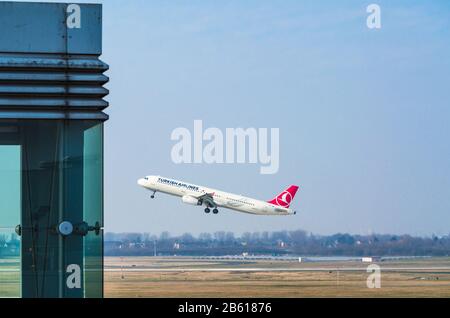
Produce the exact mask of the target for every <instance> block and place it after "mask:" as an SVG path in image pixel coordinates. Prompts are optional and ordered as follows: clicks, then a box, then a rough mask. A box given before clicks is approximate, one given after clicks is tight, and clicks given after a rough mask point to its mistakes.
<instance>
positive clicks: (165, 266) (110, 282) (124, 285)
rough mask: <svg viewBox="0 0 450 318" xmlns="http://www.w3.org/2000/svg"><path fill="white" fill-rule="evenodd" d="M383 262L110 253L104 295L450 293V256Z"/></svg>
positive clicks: (420, 294) (389, 295)
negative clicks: (371, 281) (372, 268)
mask: <svg viewBox="0 0 450 318" xmlns="http://www.w3.org/2000/svg"><path fill="white" fill-rule="evenodd" d="M378 264H379V265H380V266H381V288H380V289H369V288H367V284H366V281H367V278H368V276H369V273H367V272H366V266H367V264H366V265H364V264H363V263H361V262H314V263H298V262H292V261H290V262H288V261H267V260H263V261H242V260H238V261H230V260H203V259H202V260H198V259H190V258H153V257H125V258H123V259H121V258H114V257H107V258H106V259H105V268H106V272H105V297H450V259H449V258H435V259H414V260H403V261H389V262H381V263H378ZM121 268H123V270H121Z"/></svg>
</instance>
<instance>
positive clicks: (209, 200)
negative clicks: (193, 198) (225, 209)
mask: <svg viewBox="0 0 450 318" xmlns="http://www.w3.org/2000/svg"><path fill="white" fill-rule="evenodd" d="M213 195H214V193H205V194H203V195H201V196H199V197H198V198H197V199H198V200H199V201H200V202H202V204H205V205H206V206H207V207H209V208H217V204H216V203H215V202H214V198H213Z"/></svg>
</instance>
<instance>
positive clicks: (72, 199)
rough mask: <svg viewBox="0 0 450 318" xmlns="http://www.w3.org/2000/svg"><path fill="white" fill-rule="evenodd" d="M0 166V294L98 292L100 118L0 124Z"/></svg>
mask: <svg viewBox="0 0 450 318" xmlns="http://www.w3.org/2000/svg"><path fill="white" fill-rule="evenodd" d="M0 167H1V168H0V171H1V176H2V178H0V202H1V205H0V211H1V214H0V224H1V225H2V234H1V235H2V237H1V238H0V242H1V244H2V245H3V247H2V248H1V249H0V260H1V265H0V266H2V267H4V269H8V271H2V272H0V286H2V287H1V289H0V293H2V296H17V297H19V296H22V297H71V296H74V297H102V295H103V292H102V286H103V241H102V237H103V233H102V228H103V201H102V200H103V123H102V122H98V121H92V120H78V121H68V120H38V121H34V120H19V121H11V120H3V121H0ZM61 223H63V225H64V224H67V225H69V224H70V225H71V226H72V229H71V230H70V229H69V230H68V231H67V232H64V230H62V229H60V228H59V226H60V225H61ZM70 225H69V227H70ZM70 265H75V267H74V266H72V267H70ZM77 266H78V267H79V275H78V273H77V271H78V268H77ZM68 268H69V271H68V270H67V269H68ZM68 274H73V275H74V276H73V278H71V279H69V281H68V280H67V278H68ZM71 284H72V285H71ZM77 284H79V285H80V286H83V285H84V286H86V287H88V288H70V287H71V286H75V287H76V285H77ZM56 286H58V288H55V287H56ZM89 286H90V287H89Z"/></svg>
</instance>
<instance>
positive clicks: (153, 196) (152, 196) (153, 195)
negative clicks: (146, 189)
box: [150, 191, 156, 199]
mask: <svg viewBox="0 0 450 318" xmlns="http://www.w3.org/2000/svg"><path fill="white" fill-rule="evenodd" d="M155 193H156V191H153V194H152V195H151V196H150V198H152V199H154V198H155Z"/></svg>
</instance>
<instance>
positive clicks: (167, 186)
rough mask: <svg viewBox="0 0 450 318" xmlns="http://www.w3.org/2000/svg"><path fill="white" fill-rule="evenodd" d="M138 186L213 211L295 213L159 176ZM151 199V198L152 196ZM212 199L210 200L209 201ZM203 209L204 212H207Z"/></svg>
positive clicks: (262, 202) (142, 180) (263, 213)
mask: <svg viewBox="0 0 450 318" xmlns="http://www.w3.org/2000/svg"><path fill="white" fill-rule="evenodd" d="M138 184H139V185H140V186H142V187H144V188H146V189H148V190H151V191H153V193H156V192H162V193H166V194H170V195H173V196H177V197H181V199H182V202H184V203H187V204H191V205H205V206H206V207H207V209H209V207H211V208H214V209H215V211H216V212H215V213H217V208H218V207H223V208H227V209H231V210H235V211H239V212H244V213H250V214H258V215H293V214H296V212H295V211H294V210H292V209H290V208H286V207H282V206H279V205H275V204H271V203H269V202H265V201H261V200H256V199H252V198H247V197H244V196H241V195H236V194H232V193H228V192H224V191H219V190H216V189H211V188H207V187H202V186H198V185H195V184H191V183H187V182H183V181H178V180H174V179H170V178H164V177H161V176H147V177H145V178H142V179H139V180H138ZM152 197H153V196H152ZM211 199H212V200H211ZM207 209H205V210H207Z"/></svg>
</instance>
